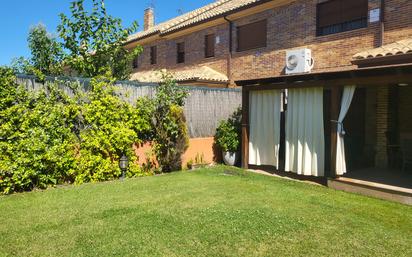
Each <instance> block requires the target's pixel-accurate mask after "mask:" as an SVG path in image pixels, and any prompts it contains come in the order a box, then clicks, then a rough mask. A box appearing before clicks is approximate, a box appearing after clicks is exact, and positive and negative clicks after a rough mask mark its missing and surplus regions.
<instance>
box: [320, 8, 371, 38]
mask: <svg viewBox="0 0 412 257" xmlns="http://www.w3.org/2000/svg"><path fill="white" fill-rule="evenodd" d="M367 26H368V0H330V1H327V2H324V3H320V4H318V5H317V35H318V36H323V35H329V34H335V33H339V32H344V31H349V30H354V29H359V28H364V27H367Z"/></svg>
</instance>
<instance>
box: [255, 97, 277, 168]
mask: <svg viewBox="0 0 412 257" xmlns="http://www.w3.org/2000/svg"><path fill="white" fill-rule="evenodd" d="M280 107H281V91H280V90H259V91H250V92H249V124H250V125H249V164H251V165H271V166H276V167H278V164H279V142H280Z"/></svg>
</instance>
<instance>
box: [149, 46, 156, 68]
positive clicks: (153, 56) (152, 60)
mask: <svg viewBox="0 0 412 257" xmlns="http://www.w3.org/2000/svg"><path fill="white" fill-rule="evenodd" d="M150 63H151V64H152V65H153V64H157V46H152V47H150Z"/></svg>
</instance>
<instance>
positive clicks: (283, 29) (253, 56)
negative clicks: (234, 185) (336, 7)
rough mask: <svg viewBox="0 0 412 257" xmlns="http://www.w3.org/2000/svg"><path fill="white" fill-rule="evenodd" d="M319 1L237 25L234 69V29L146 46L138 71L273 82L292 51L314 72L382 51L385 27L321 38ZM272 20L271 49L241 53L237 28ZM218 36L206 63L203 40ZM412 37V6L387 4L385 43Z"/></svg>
mask: <svg viewBox="0 0 412 257" xmlns="http://www.w3.org/2000/svg"><path fill="white" fill-rule="evenodd" d="M319 2H322V1H320V0H297V1H293V2H292V3H290V4H288V5H284V6H280V7H275V8H270V9H267V10H265V11H263V12H260V13H257V14H253V15H250V16H246V17H243V18H239V19H236V20H234V21H233V23H234V26H233V31H232V33H233V35H232V36H233V46H232V49H233V54H232V59H231V64H230V65H229V64H228V63H229V23H223V24H220V25H216V26H212V27H210V28H208V29H204V30H200V31H196V32H192V33H191V34H188V35H185V36H181V37H178V38H174V39H170V40H166V39H160V40H157V41H154V42H150V43H147V44H145V45H143V47H144V52H143V54H142V55H141V56H140V57H139V68H138V69H137V70H136V71H145V70H152V69H162V68H167V69H169V70H172V71H173V70H179V69H186V68H193V67H196V66H202V65H207V66H209V67H211V68H213V69H215V70H217V71H219V72H221V73H223V74H226V75H227V76H228V77H229V78H230V79H231V81H232V82H233V81H236V80H242V79H254V78H263V77H273V76H279V75H282V74H284V73H283V70H284V66H285V51H286V50H288V49H291V48H302V47H306V48H310V49H311V50H312V55H313V58H314V60H315V66H314V70H313V71H315V72H321V71H330V70H344V69H351V68H354V66H352V64H351V60H352V56H353V55H354V54H356V53H358V52H360V51H363V50H367V49H370V48H374V47H377V46H379V43H380V23H379V22H375V23H369V22H368V26H367V27H366V28H361V29H357V30H352V31H347V32H342V33H337V34H333V35H327V36H316V5H317V3H319ZM380 3H381V1H380V0H369V9H370V10H371V9H374V8H379V7H380ZM262 19H267V23H268V31H267V46H266V47H264V48H260V49H254V50H249V51H244V52H236V26H239V25H243V24H247V23H251V22H254V21H258V20H262ZM210 33H214V34H215V35H216V36H217V37H218V38H219V40H218V41H219V42H218V43H217V44H216V47H215V57H212V58H205V57H204V36H205V35H207V34H210ZM407 37H412V1H410V0H386V1H385V34H384V43H385V44H388V43H393V42H395V41H398V40H401V39H404V38H407ZM182 41H184V42H185V48H186V49H185V51H186V60H185V63H183V64H176V43H177V42H182ZM153 45H156V46H157V51H158V58H157V60H158V63H157V64H156V65H151V64H150V46H153Z"/></svg>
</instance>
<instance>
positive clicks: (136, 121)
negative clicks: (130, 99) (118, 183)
mask: <svg viewBox="0 0 412 257" xmlns="http://www.w3.org/2000/svg"><path fill="white" fill-rule="evenodd" d="M112 83H113V81H112V82H109V83H108V82H104V81H102V80H98V79H93V80H92V81H91V90H90V92H89V93H88V94H87V97H86V98H85V97H84V96H82V97H81V98H82V99H86V101H84V102H83V103H82V105H81V109H80V113H79V114H78V122H77V124H80V125H77V126H80V127H79V128H78V129H77V131H80V133H79V134H78V136H79V138H80V152H79V155H78V163H79V166H80V167H79V168H77V169H76V171H75V174H74V177H75V178H76V181H75V182H76V183H83V182H90V181H104V180H108V179H114V178H117V177H119V176H120V175H121V170H120V168H119V166H118V160H119V159H120V157H121V156H122V154H125V155H126V156H127V157H128V158H129V160H130V166H129V174H128V175H129V176H136V175H141V174H142V172H141V170H140V167H139V166H138V165H137V157H136V155H135V154H134V151H133V148H132V146H133V144H135V143H136V144H139V143H141V142H142V141H141V139H140V138H139V137H138V135H139V134H141V132H140V131H143V130H148V128H150V123H149V122H150V121H149V120H146V119H144V118H143V119H142V118H141V116H140V111H139V110H138V109H136V108H134V107H133V106H132V105H130V104H128V103H127V102H125V101H123V100H121V99H120V98H119V97H118V96H117V95H116V94H115V90H116V88H115V87H114V86H113V84H112Z"/></svg>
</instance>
